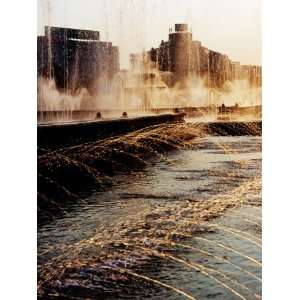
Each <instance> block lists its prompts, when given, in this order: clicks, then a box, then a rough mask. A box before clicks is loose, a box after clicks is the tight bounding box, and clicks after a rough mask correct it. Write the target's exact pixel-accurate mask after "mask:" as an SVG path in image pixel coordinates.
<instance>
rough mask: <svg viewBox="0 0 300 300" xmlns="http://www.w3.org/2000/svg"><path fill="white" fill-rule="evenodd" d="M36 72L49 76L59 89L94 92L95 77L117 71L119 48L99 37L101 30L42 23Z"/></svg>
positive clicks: (113, 73)
mask: <svg viewBox="0 0 300 300" xmlns="http://www.w3.org/2000/svg"><path fill="white" fill-rule="evenodd" d="M37 44H38V45H37V59H38V61H37V73H38V76H42V77H45V78H52V79H54V80H55V83H56V87H57V89H58V90H60V91H64V92H67V93H71V94H74V93H76V91H77V90H78V89H80V88H87V89H88V91H89V92H90V94H92V95H93V94H95V93H97V88H98V86H97V81H98V79H99V78H100V77H101V78H106V79H107V80H108V82H109V80H110V79H112V77H113V76H114V75H115V74H116V73H117V72H118V71H119V68H120V67H119V48H118V47H115V46H113V45H112V43H110V42H102V41H100V33H99V32H98V31H92V30H81V29H71V28H60V27H49V26H46V27H45V35H44V36H38V38H37Z"/></svg>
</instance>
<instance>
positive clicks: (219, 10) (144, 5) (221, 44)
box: [37, 0, 261, 68]
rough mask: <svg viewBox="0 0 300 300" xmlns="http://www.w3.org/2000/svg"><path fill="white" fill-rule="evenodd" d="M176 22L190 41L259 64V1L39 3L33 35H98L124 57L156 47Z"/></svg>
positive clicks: (123, 59) (52, 0)
mask: <svg viewBox="0 0 300 300" xmlns="http://www.w3.org/2000/svg"><path fill="white" fill-rule="evenodd" d="M175 23H188V24H189V26H190V28H191V30H192V33H193V40H199V41H201V43H202V45H203V46H205V47H207V48H209V49H212V50H215V51H218V52H221V53H223V54H226V55H228V56H229V58H230V59H231V60H233V61H239V62H241V63H242V64H258V65H260V64H261V0H38V28H37V34H38V35H42V34H43V27H44V26H45V25H51V26H60V27H71V28H80V29H91V30H97V31H100V39H101V40H103V41H106V40H108V41H111V42H113V44H114V45H116V46H119V47H120V64H121V68H128V66H129V54H130V53H137V52H141V51H143V50H149V49H150V48H151V47H158V46H159V44H160V42H161V40H167V39H168V32H169V28H170V27H173V26H174V24H175Z"/></svg>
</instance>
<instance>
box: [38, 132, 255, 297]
mask: <svg viewBox="0 0 300 300" xmlns="http://www.w3.org/2000/svg"><path fill="white" fill-rule="evenodd" d="M260 177H261V138H260V137H208V138H203V139H199V140H198V141H197V143H195V147H194V149H192V150H180V151H176V152H173V153H171V154H169V155H168V156H167V157H166V158H165V159H163V160H161V161H158V162H156V163H155V164H152V165H149V166H148V167H147V168H146V169H145V170H142V171H139V172H135V173H132V174H124V175H120V176H118V177H116V178H115V186H114V188H113V189H111V190H109V191H106V192H100V193H95V194H93V195H92V196H91V197H89V198H88V199H84V200H82V201H79V202H77V203H74V204H73V207H72V208H71V209H70V208H69V209H68V213H66V214H65V215H63V216H62V217H60V218H58V219H56V220H54V221H52V222H51V223H48V224H46V225H43V226H42V227H40V228H39V230H38V253H39V255H38V268H39V272H41V271H43V269H44V268H45V265H47V264H49V263H51V261H52V260H53V259H55V258H57V257H61V260H62V261H63V260H64V259H65V258H64V257H67V256H68V247H69V246H70V247H73V248H74V247H76V245H77V244H78V243H80V242H81V241H83V240H87V239H90V238H91V237H93V236H96V235H98V236H99V234H100V236H101V233H102V231H104V228H109V229H110V230H111V232H114V229H115V232H116V234H117V231H118V230H119V229H120V227H119V224H120V222H124V221H128V220H130V221H129V222H127V226H128V224H129V226H130V224H132V227H133V228H132V230H134V229H135V226H136V225H135V224H136V223H135V221H136V222H138V218H139V216H140V215H141V214H143V213H148V214H149V212H151V211H157V210H162V211H164V213H165V214H166V213H168V211H171V212H172V210H173V209H174V208H176V207H177V206H178V207H179V206H180V205H182V202H183V200H185V199H189V201H199V200H201V201H204V202H205V203H210V201H212V200H211V199H216V197H220V199H223V196H224V195H230V197H231V198H234V199H235V201H236V202H239V203H240V204H239V205H238V206H234V207H232V208H230V209H228V210H226V212H225V213H223V214H222V215H221V216H220V217H219V218H216V219H212V220H209V221H208V222H207V224H208V225H211V226H210V228H213V229H214V230H211V232H206V233H201V234H200V233H199V234H197V233H193V235H192V237H191V238H186V239H184V240H180V241H177V242H175V243H174V244H172V245H171V246H170V247H172V252H171V253H172V256H173V257H176V258H177V260H174V259H163V258H161V257H160V258H158V259H157V261H156V263H155V264H154V263H153V264H150V265H143V266H142V267H140V268H139V267H137V268H136V269H135V272H136V273H138V274H141V275H143V276H147V277H149V278H152V279H155V280H158V281H159V282H162V283H163V284H166V285H168V286H171V287H175V288H177V289H179V290H180V291H184V292H185V293H186V294H188V295H190V296H191V297H193V298H195V299H220V300H221V299H260V295H261V282H260V278H261V266H260V264H259V263H260V262H261V247H260V244H261V241H260V239H261V207H260V203H261V182H260ZM191 203H193V202H191ZM200 212H201V211H200ZM212 213H213V211H212ZM188 220H189V218H188V217H187V218H186V220H184V221H185V222H186V221H188ZM162 224H165V223H162ZM172 224H173V225H172V226H173V227H172V230H175V231H176V226H177V224H178V223H176V222H173V223H172ZM162 229H164V225H162ZM150 230H151V228H150V229H149V231H150ZM128 232H130V230H129V231H127V233H126V234H127V237H128V239H129V240H130V239H131V236H130V233H128ZM106 239H107V237H106ZM111 239H114V235H112V237H111ZM74 245H75V246H74ZM220 245H221V246H220ZM232 249H233V250H232ZM128 260H130V254H128ZM182 261H184V262H186V263H182ZM54 268H55V266H54ZM86 268H88V265H87V266H86ZM207 274H208V275H210V276H207ZM80 280H82V281H84V280H85V279H84V280H83V279H80ZM80 280H79V283H78V281H76V284H83V285H84V282H80ZM85 287H87V289H89V288H91V285H87V286H85ZM92 288H93V289H97V284H95V283H94V284H93V287H92ZM110 292H111V295H110ZM68 295H69V296H65V297H66V298H68V297H69V298H70V299H71V298H72V296H74V297H76V296H77V297H78V298H77V299H85V297H84V296H83V295H82V294H80V293H79V294H77V295H75V294H74V292H73V294H72V295H70V293H69V294H68ZM78 295H79V296H78ZM80 295H81V296H80ZM145 297H146V298H148V299H186V298H187V297H186V296H184V295H183V294H181V293H178V292H176V291H175V290H174V289H172V288H168V287H166V286H162V285H160V284H155V283H153V282H151V284H150V285H149V287H148V288H147V286H146V288H145V287H142V288H140V289H139V288H137V289H136V290H135V291H134V292H132V293H131V291H129V292H127V293H126V294H123V293H122V292H120V293H118V292H116V291H113V290H110V291H108V292H107V293H106V296H105V297H104V296H103V299H104V298H105V299H106V298H107V299H125V298H126V299H141V298H145ZM87 298H95V299H102V298H101V297H100V298H99V296H97V297H96V296H94V297H93V296H90V297H87Z"/></svg>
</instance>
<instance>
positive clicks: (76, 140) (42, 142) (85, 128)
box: [37, 113, 184, 150]
mask: <svg viewBox="0 0 300 300" xmlns="http://www.w3.org/2000/svg"><path fill="white" fill-rule="evenodd" d="M183 121H184V114H183V113H177V114H163V115H158V116H146V117H137V118H128V119H117V120H107V121H105V120H103V121H101V120H100V121H90V122H78V123H65V124H51V125H38V126H37V136H38V140H37V144H38V148H39V149H40V150H44V149H46V150H55V149H60V148H64V147H68V146H73V145H78V144H82V143H87V142H94V141H96V140H99V139H104V138H108V137H112V136H117V135H120V134H124V133H128V132H131V131H135V130H138V129H141V128H145V127H148V126H153V125H158V124H162V123H174V122H183Z"/></svg>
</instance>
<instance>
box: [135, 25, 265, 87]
mask: <svg viewBox="0 0 300 300" xmlns="http://www.w3.org/2000/svg"><path fill="white" fill-rule="evenodd" d="M131 58H132V59H131V64H132V66H133V65H135V66H136V65H139V68H142V67H141V66H146V65H147V66H148V68H149V66H151V67H152V68H153V67H155V68H156V69H157V70H158V71H161V72H170V73H171V74H172V75H170V76H169V77H172V83H171V85H175V84H177V83H178V82H184V81H185V80H186V79H188V78H189V77H191V76H200V77H201V78H203V80H204V82H205V84H206V86H207V87H210V88H222V86H223V85H224V83H225V82H226V81H233V80H243V79H246V80H248V82H249V84H250V86H254V87H259V86H261V81H262V80H261V76H262V74H261V67H260V66H253V65H251V66H250V65H249V66H248V65H246V66H244V65H240V63H238V62H233V61H231V60H230V59H229V58H228V56H227V55H224V54H222V53H219V52H217V51H214V50H210V49H208V48H206V47H204V46H202V44H201V42H200V41H194V40H193V37H192V33H191V32H190V30H189V28H188V25H187V24H175V29H174V31H173V30H172V29H170V31H169V39H168V41H161V43H160V45H159V47H158V48H152V49H151V50H149V51H148V52H146V53H144V54H143V55H138V54H132V55H131ZM139 60H140V61H139ZM150 62H151V63H150ZM144 69H146V68H144Z"/></svg>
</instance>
